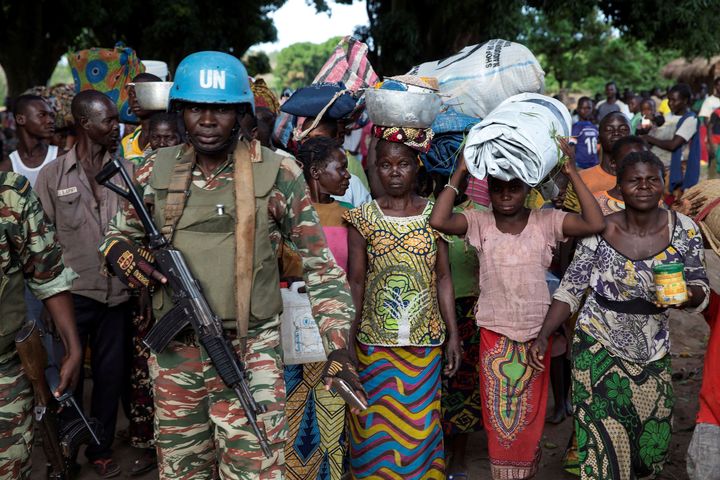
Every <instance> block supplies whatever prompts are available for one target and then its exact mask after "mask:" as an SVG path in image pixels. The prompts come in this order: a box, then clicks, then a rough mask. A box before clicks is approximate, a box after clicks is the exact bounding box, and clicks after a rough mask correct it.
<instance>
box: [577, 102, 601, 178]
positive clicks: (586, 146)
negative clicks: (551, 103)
mask: <svg viewBox="0 0 720 480" xmlns="http://www.w3.org/2000/svg"><path fill="white" fill-rule="evenodd" d="M577 114H578V121H577V122H575V124H573V126H572V136H573V137H575V138H576V139H577V144H576V145H575V162H576V163H577V166H578V168H580V169H585V168H590V167H594V166H595V165H597V164H598V136H599V132H598V127H597V125H595V123H593V117H592V114H593V102H592V100H591V99H590V98H589V97H581V98H580V100H578V104H577Z"/></svg>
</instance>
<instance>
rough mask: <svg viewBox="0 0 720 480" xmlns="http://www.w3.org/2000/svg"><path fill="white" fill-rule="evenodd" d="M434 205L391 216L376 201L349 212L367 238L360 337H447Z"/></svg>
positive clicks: (393, 340)
mask: <svg viewBox="0 0 720 480" xmlns="http://www.w3.org/2000/svg"><path fill="white" fill-rule="evenodd" d="M432 205H433V204H432V202H428V204H427V205H426V206H425V208H424V210H423V211H422V213H421V214H420V215H415V216H411V217H391V216H387V215H385V214H384V213H383V211H382V209H381V208H380V206H379V205H378V204H377V202H376V201H374V200H373V201H372V202H368V203H366V204H363V205H361V206H360V207H358V208H355V209H353V210H350V211H349V212H345V216H344V218H345V219H346V220H347V221H348V222H349V223H350V224H351V225H352V226H353V227H355V228H356V229H357V231H358V232H360V234H361V235H362V236H363V237H364V238H365V241H366V242H367V250H366V252H367V273H366V275H365V297H364V300H363V307H362V318H361V321H360V326H359V327H358V333H357V339H358V341H359V342H361V343H363V344H365V345H381V346H390V347H396V346H429V345H441V344H442V343H443V342H444V341H445V323H444V322H443V319H442V317H441V316H440V308H439V305H438V301H437V289H436V275H435V261H436V259H437V250H438V241H439V239H440V233H439V232H437V231H436V230H433V229H432V228H431V227H430V224H429V223H428V219H429V217H430V212H431V211H432Z"/></svg>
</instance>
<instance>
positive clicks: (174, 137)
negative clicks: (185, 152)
mask: <svg viewBox="0 0 720 480" xmlns="http://www.w3.org/2000/svg"><path fill="white" fill-rule="evenodd" d="M149 128H150V131H149V132H148V133H149V136H150V148H151V149H152V150H157V149H158V148H165V147H174V146H175V145H177V144H178V143H180V142H181V141H182V137H181V136H180V128H179V125H178V117H177V114H176V113H175V112H158V113H155V114H154V115H153V116H152V117H150V127H149Z"/></svg>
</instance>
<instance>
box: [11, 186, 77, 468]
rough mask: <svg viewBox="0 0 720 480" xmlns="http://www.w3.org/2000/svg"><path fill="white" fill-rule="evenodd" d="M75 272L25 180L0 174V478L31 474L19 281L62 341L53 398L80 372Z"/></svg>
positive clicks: (28, 390) (29, 395) (29, 392)
mask: <svg viewBox="0 0 720 480" xmlns="http://www.w3.org/2000/svg"><path fill="white" fill-rule="evenodd" d="M76 277H77V275H76V274H75V273H74V272H73V271H72V270H71V269H70V268H66V267H65V265H64V264H63V260H62V251H61V250H60V246H59V244H58V242H57V241H56V240H55V229H54V228H53V226H52V224H51V223H49V222H46V221H45V217H44V214H43V209H42V206H41V205H40V201H39V200H38V197H37V195H35V192H33V191H32V189H31V188H30V182H29V181H28V179H27V178H25V177H23V176H22V175H18V174H16V173H11V172H0V479H3V480H4V479H13V480H15V479H18V478H29V477H30V451H31V447H32V442H33V429H32V417H31V411H32V407H33V394H32V389H31V386H30V381H29V380H28V379H27V378H26V377H25V375H24V374H23V371H22V369H21V367H20V359H19V358H18V354H17V350H16V349H15V334H16V333H17V332H18V330H20V327H21V326H22V324H23V323H24V322H25V299H24V294H23V290H24V285H25V283H26V282H27V285H28V287H29V288H30V291H31V292H32V293H33V294H34V295H35V296H36V297H37V298H38V299H39V300H42V301H43V303H44V304H45V307H46V308H47V309H48V311H49V312H50V314H51V315H52V317H53V320H54V323H55V326H56V329H57V331H58V333H59V334H60V337H61V338H62V341H63V343H64V344H65V351H66V352H67V355H66V357H65V359H64V360H63V364H62V368H61V370H60V385H59V386H58V389H57V391H56V392H53V393H54V394H55V395H56V396H59V395H61V394H62V393H63V392H64V391H65V390H66V389H67V388H68V387H74V386H75V384H76V383H77V379H78V376H79V374H80V362H81V354H80V339H79V338H78V334H77V331H76V329H75V317H74V313H73V303H72V297H71V296H70V287H71V285H72V281H73V280H74V279H75V278H76Z"/></svg>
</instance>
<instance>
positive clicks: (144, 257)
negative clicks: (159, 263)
mask: <svg viewBox="0 0 720 480" xmlns="http://www.w3.org/2000/svg"><path fill="white" fill-rule="evenodd" d="M103 253H104V255H105V260H106V261H107V263H108V265H109V266H110V268H111V269H112V271H113V273H115V275H116V276H117V277H118V278H119V279H120V281H121V282H123V283H124V284H126V285H128V286H130V287H131V288H138V287H149V286H150V285H151V284H154V281H155V278H154V276H153V273H154V272H156V270H155V267H154V266H153V262H155V259H154V258H153V256H152V253H150V251H149V250H147V249H145V248H143V247H136V246H135V245H132V244H130V243H127V242H123V241H120V240H112V241H111V242H110V244H109V245H108V247H107V248H106V249H105V251H104V252H103ZM156 275H157V273H156Z"/></svg>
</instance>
